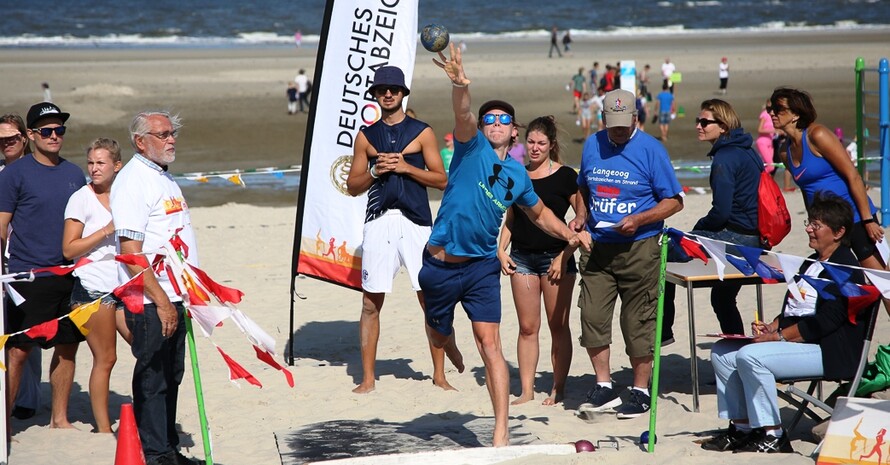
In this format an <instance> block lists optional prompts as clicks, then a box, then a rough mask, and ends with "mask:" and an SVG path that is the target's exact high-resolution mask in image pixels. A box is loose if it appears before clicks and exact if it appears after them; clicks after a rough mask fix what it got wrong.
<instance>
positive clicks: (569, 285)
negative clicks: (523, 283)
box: [541, 274, 575, 405]
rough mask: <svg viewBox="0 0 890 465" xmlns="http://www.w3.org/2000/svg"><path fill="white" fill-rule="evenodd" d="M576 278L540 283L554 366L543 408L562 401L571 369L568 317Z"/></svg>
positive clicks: (551, 359) (547, 280)
mask: <svg viewBox="0 0 890 465" xmlns="http://www.w3.org/2000/svg"><path fill="white" fill-rule="evenodd" d="M574 279H575V275H573V274H570V275H568V276H563V277H562V279H561V280H560V281H557V282H552V281H550V280H549V279H542V280H541V290H542V291H543V294H544V311H545V312H546V313H547V326H548V327H549V328H550V339H551V345H550V363H551V364H552V366H553V388H552V389H551V390H550V396H548V397H547V398H546V399H544V402H543V404H544V405H555V404H558V403H560V402H562V400H563V398H564V397H565V388H566V378H568V376H569V367H570V366H571V365H572V351H573V348H572V330H571V329H570V328H569V314H570V313H571V308H572V290H573V287H574Z"/></svg>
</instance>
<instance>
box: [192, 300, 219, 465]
mask: <svg viewBox="0 0 890 465" xmlns="http://www.w3.org/2000/svg"><path fill="white" fill-rule="evenodd" d="M186 312H188V309H186ZM185 338H186V340H187V341H188V345H189V359H191V362H192V378H194V380H195V398H196V399H197V400H198V418H199V419H200V420H201V441H202V442H204V460H205V461H206V462H207V465H213V452H212V450H211V449H212V447H211V446H210V425H208V424H207V412H206V411H205V410H204V389H203V388H202V387H201V370H200V369H198V351H197V349H195V333H194V330H193V329H192V319H191V317H189V316H188V314H186V315H185Z"/></svg>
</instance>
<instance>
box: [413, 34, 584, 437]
mask: <svg viewBox="0 0 890 465" xmlns="http://www.w3.org/2000/svg"><path fill="white" fill-rule="evenodd" d="M449 54H450V58H446V57H445V55H444V54H442V53H441V52H439V60H441V61H437V60H435V59H434V60H433V62H434V63H435V64H436V65H437V66H439V67H440V68H442V69H443V70H445V75H446V76H448V79H450V80H451V83H452V90H451V101H452V106H453V109H454V156H453V158H452V159H451V167H450V170H449V173H450V178H449V179H448V185H447V187H446V188H445V193H444V196H443V198H442V203H441V206H440V207H439V214H438V217H437V218H436V221H435V223H434V224H433V231H432V233H431V235H430V239H429V243H428V244H427V248H426V251H425V253H424V256H423V267H422V268H421V270H420V276H419V280H420V287H421V289H423V293H424V298H425V301H426V309H425V311H426V323H427V325H428V326H429V327H430V328H431V329H432V331H428V334H429V336H430V338H431V341H432V343H433V345H435V346H436V347H446V346H449V345H453V344H454V332H453V323H454V307H455V305H456V304H457V303H458V302H460V303H461V305H462V306H463V308H464V310H465V311H466V312H467V315H468V316H469V318H470V321H471V322H472V328H473V337H474V339H475V340H476V347H477V348H478V349H479V353H480V355H481V356H482V361H483V362H484V363H485V384H486V386H487V387H488V392H489V395H490V396H491V403H492V406H493V407H494V417H495V425H494V435H493V438H492V445H493V446H496V447H498V446H506V445H509V433H508V430H507V413H508V408H509V381H510V379H509V372H508V371H507V362H506V360H505V359H504V354H503V351H502V349H501V337H500V332H499V329H500V321H501V289H500V286H501V285H500V262H499V261H498V259H497V236H498V231H499V229H500V226H501V220H502V219H503V216H504V213H505V212H506V210H507V209H508V208H510V206H511V205H512V204H513V203H514V202H515V203H516V204H517V205H519V206H520V208H522V210H523V211H524V212H525V213H526V214H527V215H528V216H529V218H530V219H532V221H534V222H535V224H537V226H538V227H539V228H541V229H542V230H543V231H545V232H547V233H548V234H550V235H552V236H554V237H557V238H560V239H563V240H566V241H568V242H569V245H570V246H573V247H577V246H578V245H583V246H584V247H585V248H586V249H589V248H590V235H589V234H588V233H587V232H581V233H578V234H575V233H574V232H573V231H572V230H570V229H569V228H568V227H567V226H566V225H565V224H564V223H563V222H562V221H560V220H559V219H558V218H556V216H555V215H554V214H553V212H551V211H550V210H549V209H548V208H547V207H545V206H544V203H543V202H541V200H540V199H539V198H538V196H537V195H536V194H535V191H534V188H533V187H532V182H531V180H530V179H529V177H528V174H527V173H526V170H525V167H523V166H522V165H521V164H520V163H517V162H516V161H515V160H513V159H512V158H511V157H509V156H508V155H507V150H508V149H509V148H510V145H511V144H512V143H513V142H514V141H515V140H516V137H517V135H518V133H519V130H518V127H517V126H518V124H517V123H516V121H515V117H516V114H515V110H514V109H513V106H512V105H510V104H509V103H507V102H504V101H501V100H490V101H488V102H485V103H483V104H482V106H481V107H479V114H478V119H477V117H476V115H474V114H473V112H472V109H471V106H470V90H469V84H470V80H469V79H467V76H466V73H465V72H464V68H463V63H462V61H461V54H460V50H459V49H456V48H455V47H454V44H450V45H449Z"/></svg>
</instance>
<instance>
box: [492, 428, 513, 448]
mask: <svg viewBox="0 0 890 465" xmlns="http://www.w3.org/2000/svg"><path fill="white" fill-rule="evenodd" d="M509 445H510V433H508V432H506V431H505V432H504V434H497V433H495V435H494V436H493V437H492V439H491V446H492V447H505V446H509Z"/></svg>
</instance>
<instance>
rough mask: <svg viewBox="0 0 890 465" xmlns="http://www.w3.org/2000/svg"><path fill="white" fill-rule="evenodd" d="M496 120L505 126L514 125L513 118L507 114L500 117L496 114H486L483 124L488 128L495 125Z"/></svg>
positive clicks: (483, 117)
mask: <svg viewBox="0 0 890 465" xmlns="http://www.w3.org/2000/svg"><path fill="white" fill-rule="evenodd" d="M495 120H497V121H498V122H499V123H501V125H503V126H506V125H508V124H512V123H513V117H512V116H510V115H509V114H507V113H501V114H500V115H496V114H494V113H486V114H485V115H483V116H482V122H483V123H484V124H485V125H486V126H491V125H492V124H494V122H495Z"/></svg>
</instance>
